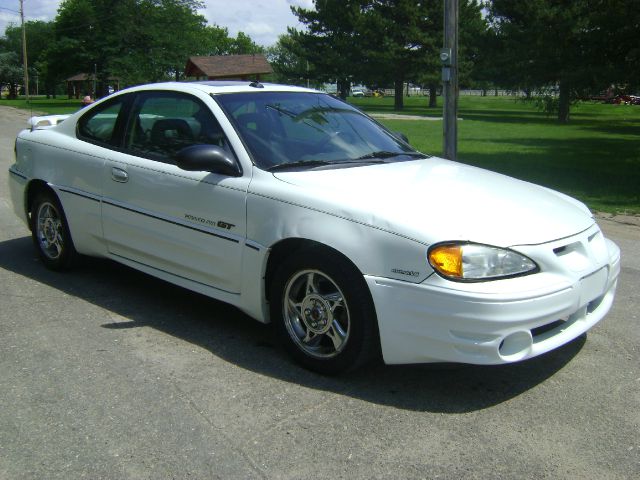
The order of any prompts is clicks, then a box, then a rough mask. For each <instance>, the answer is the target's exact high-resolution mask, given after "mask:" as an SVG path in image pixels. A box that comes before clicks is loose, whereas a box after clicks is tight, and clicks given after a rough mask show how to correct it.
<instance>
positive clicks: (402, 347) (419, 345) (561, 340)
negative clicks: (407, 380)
mask: <svg viewBox="0 0 640 480" xmlns="http://www.w3.org/2000/svg"><path fill="white" fill-rule="evenodd" d="M514 248H515V249H516V250H518V251H520V252H522V253H524V254H525V255H527V256H529V257H530V258H533V259H534V260H536V261H537V262H538V264H539V265H540V267H541V271H540V272H539V273H536V274H533V275H528V276H524V277H517V278H513V279H507V280H499V281H492V282H482V283H473V284H463V283H456V282H451V281H447V280H445V279H442V278H440V277H438V276H437V275H432V276H430V277H429V278H427V280H425V281H424V282H423V283H421V284H411V283H407V282H402V281H397V280H391V279H387V278H379V277H371V276H365V279H366V281H367V284H368V285H369V289H370V290H371V293H372V296H373V300H374V304H375V307H376V312H377V315H378V325H379V329H380V341H381V347H382V354H383V357H384V361H385V362H386V363H388V364H399V363H429V362H460V363H471V364H485V365H489V364H504V363H511V362H515V361H520V360H525V359H528V358H532V357H535V356H537V355H540V354H542V353H545V352H548V351H550V350H553V349H555V348H557V347H560V346H561V345H564V344H566V343H567V342H570V341H571V340H573V339H575V338H576V337H578V336H580V335H581V334H583V333H584V332H586V331H587V330H589V329H590V328H591V327H593V326H594V325H595V324H596V323H598V322H599V321H600V320H601V319H602V318H603V317H604V316H605V315H606V314H607V312H608V311H609V310H610V308H611V305H612V303H613V298H614V296H615V290H616V285H617V280H618V276H619V274H620V249H619V248H618V247H617V246H616V245H615V244H614V243H613V242H611V241H610V240H607V239H605V238H604V237H603V236H602V233H601V232H600V230H599V228H598V227H597V225H594V226H593V227H592V228H590V229H589V230H587V231H585V232H582V233H581V234H578V235H576V236H574V237H570V238H568V239H562V240H559V241H555V242H551V243H548V244H543V245H535V246H522V247H514Z"/></svg>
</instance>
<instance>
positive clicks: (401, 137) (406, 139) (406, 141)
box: [393, 132, 411, 145]
mask: <svg viewBox="0 0 640 480" xmlns="http://www.w3.org/2000/svg"><path fill="white" fill-rule="evenodd" d="M393 134H394V135H395V136H396V137H398V138H399V139H400V140H402V141H403V142H404V143H406V144H407V145H411V144H410V143H409V138H408V137H407V136H406V135H405V134H404V133H402V132H393Z"/></svg>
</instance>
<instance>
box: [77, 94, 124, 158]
mask: <svg viewBox="0 0 640 480" xmlns="http://www.w3.org/2000/svg"><path fill="white" fill-rule="evenodd" d="M123 102H124V100H123V99H121V98H117V99H113V101H111V102H108V103H105V104H102V105H100V106H97V107H95V108H92V109H91V110H90V111H89V112H87V113H86V114H85V115H83V116H82V117H81V118H80V121H79V122H78V131H77V134H78V138H80V139H81V140H85V141H88V142H91V143H97V144H104V145H109V146H117V142H118V139H117V136H116V122H117V121H118V115H119V114H120V111H121V110H122V105H123Z"/></svg>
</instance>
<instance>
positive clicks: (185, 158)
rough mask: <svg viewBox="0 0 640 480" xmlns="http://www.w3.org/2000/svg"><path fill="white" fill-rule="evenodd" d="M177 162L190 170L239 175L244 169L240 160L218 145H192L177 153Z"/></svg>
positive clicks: (182, 167) (232, 175) (231, 175)
mask: <svg viewBox="0 0 640 480" xmlns="http://www.w3.org/2000/svg"><path fill="white" fill-rule="evenodd" d="M176 164H177V165H178V167H180V168H181V169H182V170H187V171H190V172H211V173H218V174H220V175H227V176H230V177H239V176H241V175H242V170H240V166H239V165H238V162H236V160H235V159H234V158H233V157H232V156H231V155H230V154H229V152H227V151H226V150H224V149H223V148H220V147H218V146H217V145H191V146H189V147H185V148H183V149H182V150H180V151H179V152H178V153H177V154H176Z"/></svg>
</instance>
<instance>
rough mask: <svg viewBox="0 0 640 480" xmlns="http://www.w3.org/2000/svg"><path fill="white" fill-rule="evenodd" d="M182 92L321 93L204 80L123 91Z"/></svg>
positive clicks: (288, 86)
mask: <svg viewBox="0 0 640 480" xmlns="http://www.w3.org/2000/svg"><path fill="white" fill-rule="evenodd" d="M162 89H171V90H182V91H193V90H194V89H195V90H200V91H202V92H204V93H206V94H213V95H215V94H223V93H240V92H265V91H266V92H269V91H271V92H307V93H321V92H319V91H318V90H313V89H310V88H304V87H296V86H294V85H279V84H275V83H261V82H257V81H242V80H218V81H215V80H205V81H195V82H162V83H150V84H146V85H140V86H138V87H133V88H129V89H125V90H126V91H140V90H162ZM125 90H122V91H123V92H124V91H125Z"/></svg>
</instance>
